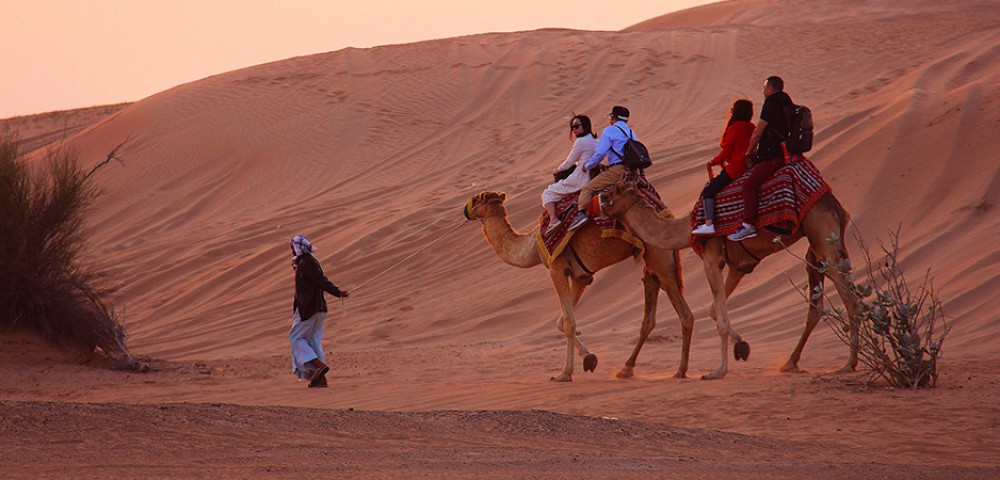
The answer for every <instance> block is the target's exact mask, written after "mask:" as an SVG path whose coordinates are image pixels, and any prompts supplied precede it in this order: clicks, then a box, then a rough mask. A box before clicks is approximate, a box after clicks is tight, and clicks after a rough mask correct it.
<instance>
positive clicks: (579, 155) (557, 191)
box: [542, 115, 597, 233]
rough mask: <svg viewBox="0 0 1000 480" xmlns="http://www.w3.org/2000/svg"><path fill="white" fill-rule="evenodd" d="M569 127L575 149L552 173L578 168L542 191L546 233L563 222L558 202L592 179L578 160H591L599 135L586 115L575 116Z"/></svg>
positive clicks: (556, 173) (557, 173)
mask: <svg viewBox="0 0 1000 480" xmlns="http://www.w3.org/2000/svg"><path fill="white" fill-rule="evenodd" d="M569 129H570V138H571V139H575V140H574V141H573V149H572V150H570V152H569V156H567V157H566V160H564V161H563V162H562V163H561V164H560V165H559V166H558V167H556V168H555V170H552V174H553V175H556V176H558V175H559V174H560V173H561V172H565V171H567V170H569V169H571V168H574V167H576V169H575V170H573V172H572V173H570V174H569V176H568V177H565V178H563V179H562V180H559V181H557V182H555V183H553V184H552V185H549V187H548V188H546V189H545V191H544V192H542V205H543V206H544V207H545V211H546V212H548V213H549V224H548V226H547V227H546V228H545V233H551V232H554V231H555V230H556V229H558V228H559V225H561V224H562V221H561V220H560V219H558V218H556V202H558V201H559V200H560V199H561V198H562V197H563V196H565V195H570V194H573V193H576V192H578V191H580V189H581V188H583V186H584V185H586V184H587V181H588V180H590V176H589V175H587V172H585V171H584V170H583V167H582V166H580V165H578V162H586V161H587V160H590V157H592V156H594V150H595V149H596V148H597V135H594V131H593V128H592V127H591V124H590V117H588V116H586V115H577V116H575V117H573V118H572V119H570V121H569Z"/></svg>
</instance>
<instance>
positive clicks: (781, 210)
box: [691, 159, 830, 254]
mask: <svg viewBox="0 0 1000 480" xmlns="http://www.w3.org/2000/svg"><path fill="white" fill-rule="evenodd" d="M747 177H748V175H743V176H741V177H740V178H737V179H736V180H734V181H733V183H730V184H729V185H727V186H726V188H725V189H723V190H722V191H721V192H719V194H718V195H716V196H715V218H714V219H713V222H712V223H713V224H714V225H715V236H717V237H718V236H723V235H729V234H730V233H733V232H735V231H736V229H737V228H738V227H739V226H740V224H741V223H743V184H744V183H746V179H747ZM829 191H830V186H829V185H828V184H827V183H826V181H825V180H823V175H821V174H820V173H819V170H818V169H817V168H816V165H813V163H812V162H811V161H809V160H808V159H801V160H799V161H797V162H794V163H792V164H789V165H785V166H784V167H781V168H780V169H778V171H777V172H775V173H774V175H773V176H771V178H769V179H768V180H767V181H766V182H764V184H763V185H761V187H760V189H759V195H758V197H757V213H758V215H757V224H756V225H755V226H756V227H757V229H758V230H760V229H762V228H765V229H770V230H772V231H776V232H778V233H780V234H785V235H787V234H791V233H794V232H795V231H796V230H797V229H798V227H799V224H800V223H802V219H803V218H805V215H806V213H807V212H808V211H809V208H810V207H812V205H813V204H814V203H816V201H817V200H819V198H820V197H822V196H823V194H825V193H826V192H829ZM704 221H705V213H704V211H703V205H702V199H701V197H699V198H698V202H697V203H695V205H694V210H692V211H691V227H692V228H694V227H696V226H698V225H700V224H702V223H704ZM708 238H710V237H705V236H694V235H692V236H691V246H692V247H693V248H694V251H695V252H696V253H698V254H701V253H702V252H704V251H705V241H706V240H707V239H708Z"/></svg>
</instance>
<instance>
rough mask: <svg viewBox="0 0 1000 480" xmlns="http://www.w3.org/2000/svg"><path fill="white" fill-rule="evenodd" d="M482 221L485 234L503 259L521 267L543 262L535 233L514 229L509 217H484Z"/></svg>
mask: <svg viewBox="0 0 1000 480" xmlns="http://www.w3.org/2000/svg"><path fill="white" fill-rule="evenodd" d="M482 222H483V235H485V236H486V240H487V241H488V242H489V244H490V246H492V247H493V250H494V251H495V252H496V253H497V256H499V257H500V259H501V260H503V261H504V262H506V263H508V264H510V265H513V266H515V267H519V268H530V267H534V266H535V265H540V264H541V263H542V258H541V256H539V254H538V249H537V247H536V246H535V236H534V235H532V234H527V235H525V234H522V233H520V232H518V231H517V230H514V227H513V226H511V224H510V222H509V221H508V220H507V217H489V218H483V219H482Z"/></svg>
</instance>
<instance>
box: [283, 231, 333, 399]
mask: <svg viewBox="0 0 1000 480" xmlns="http://www.w3.org/2000/svg"><path fill="white" fill-rule="evenodd" d="M290 243H291V246H292V255H294V257H295V258H294V259H293V260H292V268H293V269H294V270H295V300H294V302H293V308H294V311H293V312H294V313H293V315H292V331H291V332H289V334H288V340H289V342H291V344H292V373H294V374H295V375H296V376H298V377H299V378H303V379H307V380H309V387H310V388H312V387H325V386H327V383H326V372H329V371H330V367H329V366H328V365H327V364H326V363H324V361H325V355H324V353H323V345H322V342H323V324H324V323H325V322H326V312H327V309H326V298H325V297H324V296H323V293H324V292H325V293H329V294H330V295H333V296H335V297H340V298H347V296H348V293H347V292H346V291H342V290H341V289H339V288H337V286H336V285H334V284H333V282H331V281H330V280H329V279H327V278H326V276H325V275H323V268H322V267H321V266H320V265H319V260H316V257H314V256H313V255H312V254H313V252H315V251H316V247H314V246H313V245H312V244H311V243H309V240H308V239H306V237H305V236H303V235H296V236H294V237H292V240H291V242H290Z"/></svg>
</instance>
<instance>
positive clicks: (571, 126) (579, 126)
mask: <svg viewBox="0 0 1000 480" xmlns="http://www.w3.org/2000/svg"><path fill="white" fill-rule="evenodd" d="M581 127H583V125H580V124H579V123H574V124H571V125H570V126H569V128H581Z"/></svg>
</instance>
